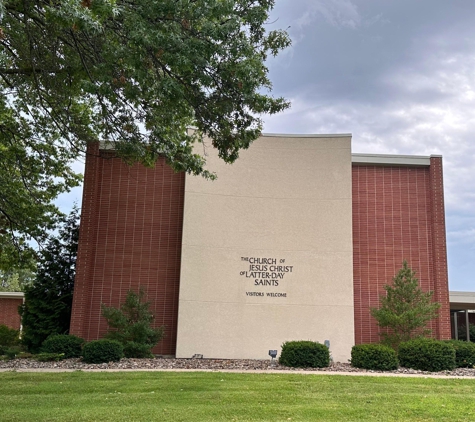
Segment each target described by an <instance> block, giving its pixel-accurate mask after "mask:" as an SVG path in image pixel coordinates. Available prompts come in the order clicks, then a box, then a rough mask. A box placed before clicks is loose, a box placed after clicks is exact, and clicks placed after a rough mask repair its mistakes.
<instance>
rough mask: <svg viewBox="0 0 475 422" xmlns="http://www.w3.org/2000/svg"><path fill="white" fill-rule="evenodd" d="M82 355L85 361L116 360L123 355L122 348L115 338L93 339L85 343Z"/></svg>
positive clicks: (102, 361) (101, 361)
mask: <svg viewBox="0 0 475 422" xmlns="http://www.w3.org/2000/svg"><path fill="white" fill-rule="evenodd" d="M82 356H83V361H84V362H86V363H107V362H117V361H119V360H121V359H122V357H123V356H124V348H123V346H122V344H121V343H119V342H118V341H115V340H107V339H103V340H94V341H91V342H90V343H86V344H85V346H84V348H83V350H82Z"/></svg>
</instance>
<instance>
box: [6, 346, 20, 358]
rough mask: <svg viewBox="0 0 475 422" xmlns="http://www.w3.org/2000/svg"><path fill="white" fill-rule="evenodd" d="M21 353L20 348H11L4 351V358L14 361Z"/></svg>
mask: <svg viewBox="0 0 475 422" xmlns="http://www.w3.org/2000/svg"><path fill="white" fill-rule="evenodd" d="M20 353H21V347H20V346H11V347H9V348H8V349H6V350H5V353H4V354H5V356H6V357H7V359H15V358H16V357H17V355H19V354H20Z"/></svg>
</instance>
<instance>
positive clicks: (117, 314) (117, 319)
mask: <svg viewBox="0 0 475 422" xmlns="http://www.w3.org/2000/svg"><path fill="white" fill-rule="evenodd" d="M144 296H145V292H144V291H143V289H140V290H139V292H138V294H137V293H135V292H134V291H133V290H129V291H128V292H127V296H126V298H125V302H124V303H123V304H122V305H121V306H120V309H117V308H114V307H107V306H104V305H102V316H103V317H104V318H105V319H106V320H107V323H108V324H109V332H108V333H107V336H106V337H107V338H108V339H111V340H117V341H118V342H120V343H121V344H122V345H123V346H124V354H125V356H126V357H128V358H132V357H136V358H143V357H150V356H151V355H152V352H151V350H152V348H153V347H154V346H155V345H156V344H157V343H158V342H159V341H160V340H161V339H162V337H163V335H164V331H165V327H158V328H153V327H152V323H153V320H154V316H153V314H152V312H151V311H150V310H149V307H150V302H144V301H143V300H144Z"/></svg>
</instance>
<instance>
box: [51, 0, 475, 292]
mask: <svg viewBox="0 0 475 422" xmlns="http://www.w3.org/2000/svg"><path fill="white" fill-rule="evenodd" d="M267 26H268V28H269V29H278V28H280V29H287V31H288V33H289V34H290V36H291V38H292V46H291V47H290V48H288V49H287V50H285V51H284V52H282V53H281V54H280V55H279V56H278V57H277V58H274V59H271V60H269V61H268V67H269V71H270V79H271V80H272V83H273V95H274V96H284V97H286V98H287V99H288V100H290V101H291V103H292V107H291V108H290V109H289V110H287V111H285V112H283V113H280V114H278V115H275V116H264V122H265V123H264V132H268V133H300V134H332V133H351V134H352V135H353V140H352V150H353V152H355V153H372V154H415V155H431V154H440V155H442V156H443V165H444V187H445V207H446V230H447V250H448V265H449V288H450V290H460V291H475V164H474V162H475V139H473V138H474V132H475V1H473V0H451V1H447V0H417V1H415V0H410V1H409V0H397V1H396V0H392V1H381V0H354V1H350V0H276V5H275V8H274V10H273V12H272V15H271V18H270V20H269V23H268V25H267ZM251 148H252V147H251ZM77 167H78V168H77V169H78V170H80V169H81V165H80V164H77ZM80 195H81V190H80V189H76V190H74V191H73V192H72V193H71V194H69V195H67V196H62V197H61V198H60V199H59V201H58V204H59V205H60V207H61V208H62V209H63V210H65V211H68V209H69V208H70V207H71V202H72V198H73V199H74V198H76V200H77V202H78V203H80Z"/></svg>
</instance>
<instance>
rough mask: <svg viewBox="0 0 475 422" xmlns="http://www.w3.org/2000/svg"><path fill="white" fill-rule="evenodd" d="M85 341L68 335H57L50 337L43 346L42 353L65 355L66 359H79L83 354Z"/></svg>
mask: <svg viewBox="0 0 475 422" xmlns="http://www.w3.org/2000/svg"><path fill="white" fill-rule="evenodd" d="M83 344H84V339H82V338H80V337H77V336H73V335H68V334H55V335H52V336H49V337H48V338H47V339H46V340H45V341H44V342H43V344H42V345H41V352H42V353H56V354H62V353H64V357H63V358H64V359H70V358H78V357H80V356H81V353H82V346H83Z"/></svg>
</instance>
